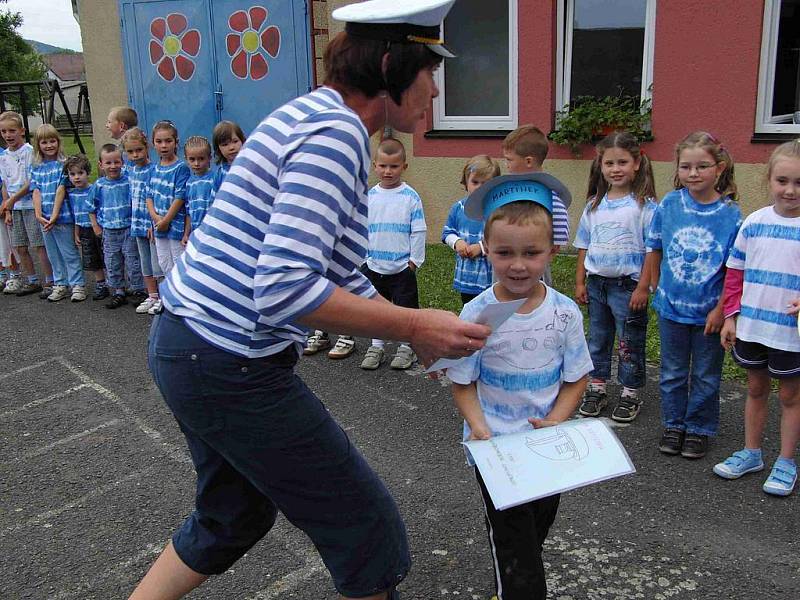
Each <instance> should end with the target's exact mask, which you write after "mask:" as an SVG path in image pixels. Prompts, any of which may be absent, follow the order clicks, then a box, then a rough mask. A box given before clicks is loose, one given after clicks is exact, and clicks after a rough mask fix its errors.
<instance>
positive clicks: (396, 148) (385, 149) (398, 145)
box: [375, 138, 406, 162]
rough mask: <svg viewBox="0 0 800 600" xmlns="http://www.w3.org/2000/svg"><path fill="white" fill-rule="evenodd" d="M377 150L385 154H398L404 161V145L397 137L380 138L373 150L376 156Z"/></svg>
mask: <svg viewBox="0 0 800 600" xmlns="http://www.w3.org/2000/svg"><path fill="white" fill-rule="evenodd" d="M378 152H380V153H381V154H385V155H386V156H396V155H398V154H399V155H400V158H401V159H402V161H403V162H406V147H405V146H403V142H401V141H400V140H398V139H395V138H386V139H383V140H381V143H380V144H378V149H377V151H376V152H375V155H376V157H377V154H378Z"/></svg>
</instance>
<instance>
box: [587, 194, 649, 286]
mask: <svg viewBox="0 0 800 600" xmlns="http://www.w3.org/2000/svg"><path fill="white" fill-rule="evenodd" d="M655 210H656V204H655V202H653V201H652V200H649V199H648V200H647V201H645V202H644V204H640V203H639V201H638V200H636V197H635V196H634V195H633V194H629V195H627V196H624V197H622V198H617V199H614V200H609V199H608V195H606V196H605V197H603V199H602V200H601V201H600V204H599V205H598V206H597V208H595V209H594V210H592V202H591V200H590V201H589V202H588V203H587V205H586V208H585V209H584V211H583V215H581V220H580V223H579V224H578V231H577V233H576V234H575V242H574V246H575V247H576V248H579V249H583V250H586V260H585V261H584V266H585V267H586V272H587V273H588V274H589V275H600V276H602V277H625V276H629V277H631V278H632V279H635V280H636V281H638V280H639V275H640V274H641V272H642V266H643V265H644V257H645V245H644V241H645V238H646V237H647V232H648V230H649V229H650V221H651V220H652V219H653V213H654V212H655Z"/></svg>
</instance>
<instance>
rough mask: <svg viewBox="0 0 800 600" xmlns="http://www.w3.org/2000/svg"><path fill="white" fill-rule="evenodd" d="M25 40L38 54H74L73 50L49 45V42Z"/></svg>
mask: <svg viewBox="0 0 800 600" xmlns="http://www.w3.org/2000/svg"><path fill="white" fill-rule="evenodd" d="M25 41H26V42H28V43H29V44H30V45H31V46H33V49H34V50H36V52H38V53H39V54H75V50H69V49H68V48H59V47H58V46H51V45H50V44H45V43H44V42H37V41H35V40H25Z"/></svg>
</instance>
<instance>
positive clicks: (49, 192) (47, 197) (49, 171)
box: [28, 160, 74, 225]
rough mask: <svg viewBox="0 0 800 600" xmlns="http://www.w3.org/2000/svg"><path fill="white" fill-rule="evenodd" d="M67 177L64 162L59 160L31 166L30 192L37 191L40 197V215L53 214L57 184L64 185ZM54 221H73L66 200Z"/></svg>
mask: <svg viewBox="0 0 800 600" xmlns="http://www.w3.org/2000/svg"><path fill="white" fill-rule="evenodd" d="M66 182H67V177H66V175H64V162H63V161H61V160H47V161H44V162H42V163H39V164H38V165H34V166H32V167H31V176H30V187H29V188H28V189H29V190H30V191H31V193H33V192H34V191H35V190H38V191H39V197H40V198H41V207H42V216H43V217H44V218H45V219H49V218H50V217H51V216H52V215H53V208H55V202H56V190H58V186H60V185H65V184H66ZM56 223H58V224H59V225H64V224H69V223H74V218H73V216H72V210H71V208H70V205H69V203H68V202H63V203H62V204H61V210H59V212H58V219H56Z"/></svg>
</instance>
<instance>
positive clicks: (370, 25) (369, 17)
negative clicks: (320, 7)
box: [331, 0, 456, 58]
mask: <svg viewBox="0 0 800 600" xmlns="http://www.w3.org/2000/svg"><path fill="white" fill-rule="evenodd" d="M455 1H456V0H367V2H356V3H355V4H348V5H347V6H343V7H341V8H337V9H336V10H335V11H333V13H331V16H332V17H333V18H334V19H336V20H337V21H344V22H345V23H346V25H345V30H346V31H347V33H348V35H352V36H353V37H361V38H366V39H370V40H384V41H387V42H414V43H418V44H425V45H426V46H428V48H430V49H431V50H432V51H433V52H435V53H436V54H438V55H440V56H444V57H445V58H455V54H453V53H452V52H450V50H448V49H447V47H446V46H445V45H444V39H442V21H444V18H445V17H446V16H447V13H448V12H449V11H450V9H451V8H452V6H453V4H455Z"/></svg>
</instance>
